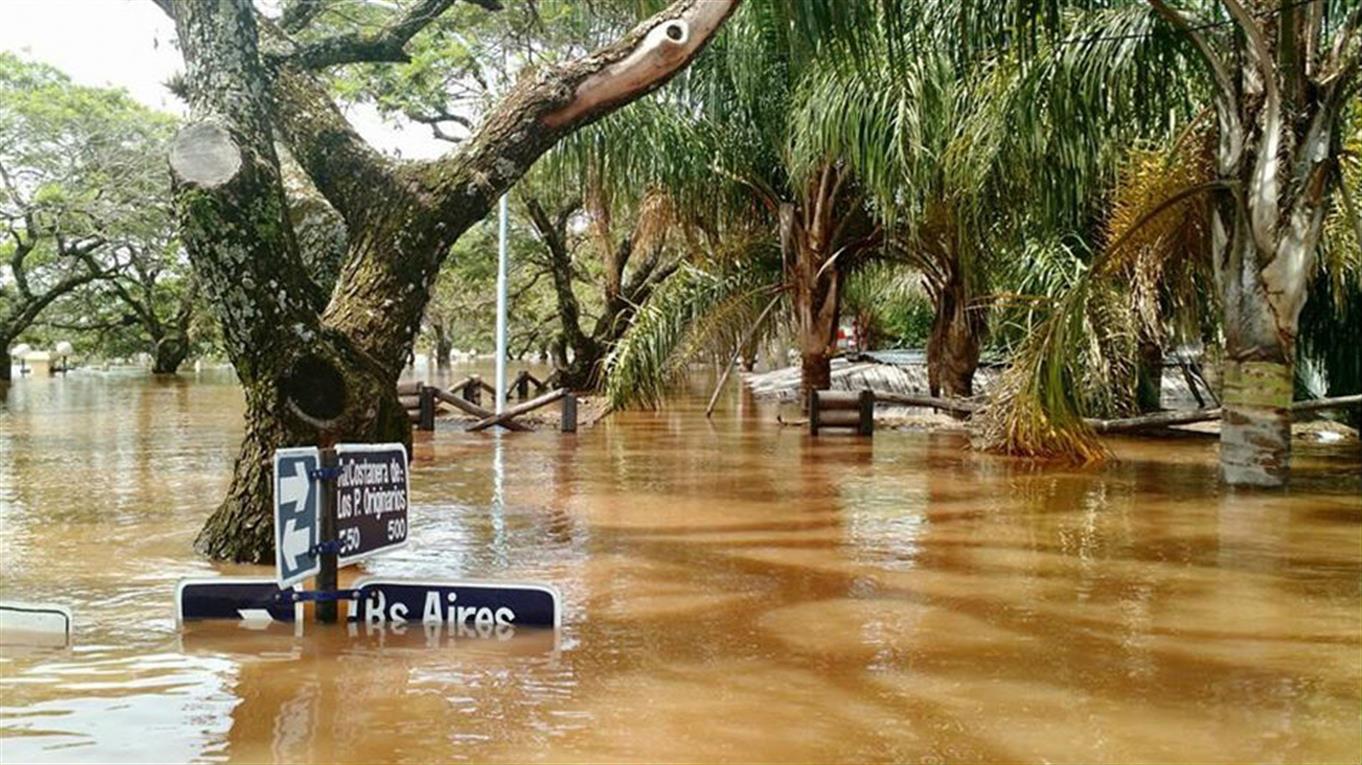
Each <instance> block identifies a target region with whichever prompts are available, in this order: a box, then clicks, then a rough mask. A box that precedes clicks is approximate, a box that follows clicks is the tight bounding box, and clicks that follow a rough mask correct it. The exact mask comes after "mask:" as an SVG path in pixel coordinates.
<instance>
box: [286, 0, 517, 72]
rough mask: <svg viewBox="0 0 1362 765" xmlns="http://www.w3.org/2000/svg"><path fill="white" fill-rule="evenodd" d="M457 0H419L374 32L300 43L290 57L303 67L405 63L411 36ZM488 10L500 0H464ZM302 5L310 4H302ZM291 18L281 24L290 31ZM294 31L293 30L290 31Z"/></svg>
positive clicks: (493, 7)
mask: <svg viewBox="0 0 1362 765" xmlns="http://www.w3.org/2000/svg"><path fill="white" fill-rule="evenodd" d="M457 1H458V0H420V2H418V3H416V4H415V5H413V6H411V7H410V8H408V9H407V10H406V12H405V13H403V14H402V15H401V16H400V17H399V18H398V19H397V20H396V21H394V22H393V23H391V24H389V25H388V26H386V27H384V28H383V29H381V30H379V31H378V32H375V33H363V32H346V33H344V34H339V35H335V36H332V37H326V38H323V39H321V40H317V41H315V42H309V43H302V44H299V45H298V46H297V48H296V50H295V52H294V53H293V54H292V55H291V56H290V58H291V59H292V60H293V61H294V62H295V63H297V64H298V65H299V66H301V67H303V68H304V69H323V68H325V67H328V66H336V65H338V64H354V63H360V62H374V61H395V62H401V63H406V62H408V61H410V60H411V59H410V58H409V57H408V56H407V52H406V50H405V49H406V46H407V43H408V42H409V41H410V40H411V38H413V37H415V36H416V34H417V33H418V32H420V31H421V30H422V29H425V28H426V27H427V26H429V25H430V24H431V22H433V21H435V19H437V18H439V17H440V15H441V14H443V13H444V12H445V11H446V10H448V9H449V7H450V6H452V5H454V3H455V2H457ZM464 2H468V3H472V4H473V5H477V6H480V7H482V8H485V9H487V10H489V11H499V10H501V7H502V6H501V3H500V2H499V0H464ZM299 4H300V5H303V4H307V3H306V2H304V3H299ZM287 21H288V19H286V18H281V19H280V26H281V27H283V28H284V29H286V30H288V29H289V28H288V26H287V25H286V22H287ZM290 31H291V30H290Z"/></svg>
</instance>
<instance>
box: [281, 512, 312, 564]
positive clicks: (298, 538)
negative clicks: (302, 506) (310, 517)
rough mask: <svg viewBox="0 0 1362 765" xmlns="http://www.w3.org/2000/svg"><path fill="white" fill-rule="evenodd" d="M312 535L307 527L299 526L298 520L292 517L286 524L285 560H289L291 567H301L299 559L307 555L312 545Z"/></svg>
mask: <svg viewBox="0 0 1362 765" xmlns="http://www.w3.org/2000/svg"><path fill="white" fill-rule="evenodd" d="M311 541H312V540H311V538H310V535H309V534H308V531H307V529H300V528H298V522H297V521H295V520H293V519H292V518H289V519H288V523H286V524H284V541H283V544H282V545H281V547H282V548H283V553H284V560H286V561H289V568H291V569H296V568H298V567H299V562H298V559H299V558H301V557H303V556H304V555H307V551H308V550H309V549H310V548H311V547H312V545H311V544H310V542H311Z"/></svg>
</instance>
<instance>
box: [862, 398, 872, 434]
mask: <svg viewBox="0 0 1362 765" xmlns="http://www.w3.org/2000/svg"><path fill="white" fill-rule="evenodd" d="M860 433H861V435H863V436H873V435H875V392H874V391H872V390H870V389H869V388H866V389H865V390H863V391H861V427H860Z"/></svg>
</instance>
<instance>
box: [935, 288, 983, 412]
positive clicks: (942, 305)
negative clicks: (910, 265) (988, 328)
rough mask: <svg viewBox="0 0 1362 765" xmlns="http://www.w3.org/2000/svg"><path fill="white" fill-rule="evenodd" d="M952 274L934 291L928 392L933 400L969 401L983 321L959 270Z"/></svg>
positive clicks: (971, 393)
mask: <svg viewBox="0 0 1362 765" xmlns="http://www.w3.org/2000/svg"><path fill="white" fill-rule="evenodd" d="M951 274H952V277H951V278H950V281H948V282H947V283H946V284H944V285H941V286H939V287H936V288H933V289H932V290H931V292H932V293H933V294H932V297H933V298H934V300H933V302H934V306H933V307H934V309H935V315H934V316H933V317H932V330H931V334H930V335H929V336H928V338H927V388H928V390H929V392H930V393H931V395H933V396H944V397H946V398H968V397H970V396H973V395H974V372H975V370H976V369H978V368H979V339H980V336H981V335H982V334H983V321H982V317H981V316H980V314H979V312H978V311H971V310H970V306H969V291H968V289H966V285H965V281H964V278H963V277H962V276H961V275H960V274H959V271H958V269H952V270H951Z"/></svg>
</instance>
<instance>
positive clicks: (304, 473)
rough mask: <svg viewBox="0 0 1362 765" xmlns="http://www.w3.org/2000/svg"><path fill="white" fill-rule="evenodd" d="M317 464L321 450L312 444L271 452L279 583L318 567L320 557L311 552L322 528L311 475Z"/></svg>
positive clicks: (294, 579)
mask: <svg viewBox="0 0 1362 765" xmlns="http://www.w3.org/2000/svg"><path fill="white" fill-rule="evenodd" d="M320 466H321V453H320V452H319V451H318V450H317V449H316V448H314V447H304V448H299V449H280V450H278V451H276V452H275V453H274V561H275V566H276V568H277V569H278V572H279V578H278V583H279V586H280V587H288V586H289V585H291V584H294V583H297V582H301V581H303V580H304V579H307V578H308V577H310V576H314V575H316V573H317V572H318V571H320V570H321V566H322V563H321V558H320V557H319V556H318V555H317V554H316V553H315V552H314V549H315V548H316V546H317V543H318V541H319V539H318V537H319V536H320V528H321V520H320V511H319V508H320V505H321V496H320V494H321V492H320V491H319V490H318V489H319V488H320V487H319V486H318V485H317V481H316V480H315V479H314V478H313V475H314V474H315V471H316V470H317V468H318V467H320Z"/></svg>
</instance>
